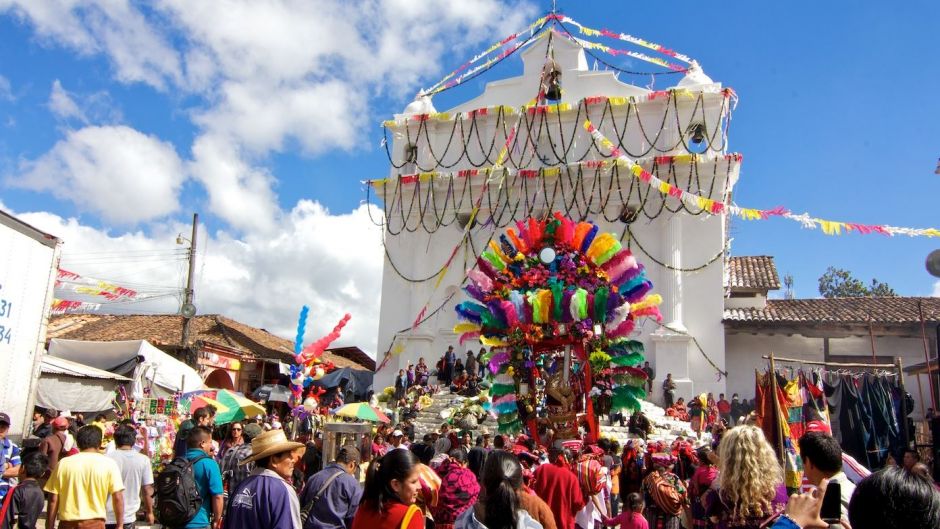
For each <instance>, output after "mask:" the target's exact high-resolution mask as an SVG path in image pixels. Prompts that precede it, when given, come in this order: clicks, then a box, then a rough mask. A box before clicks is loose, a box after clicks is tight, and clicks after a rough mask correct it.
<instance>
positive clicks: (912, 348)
mask: <svg viewBox="0 0 940 529" xmlns="http://www.w3.org/2000/svg"><path fill="white" fill-rule="evenodd" d="M725 343H726V347H727V354H726V360H727V365H728V384H727V390H728V391H727V394H728V395H729V396H730V395H731V394H732V393H738V394H739V395H740V396H741V398H747V399H751V398H753V397H754V371H755V370H764V369H766V368H767V365H768V361H767V360H764V359H762V358H761V356H764V355H767V354H769V353H770V352H771V351H773V353H774V355H775V356H782V357H787V358H798V359H803V360H815V361H823V339H822V338H807V337H805V336H801V335H798V334H795V335H792V336H787V335H782V334H777V335H753V334H733V333H729V334H728V336H727V337H726V338H725ZM875 351H876V353H877V354H878V356H879V357H880V356H900V357H901V361H902V362H903V364H904V365H905V366H910V365H914V364H917V363H923V361H924V344H923V341H922V339H920V338H899V337H877V338H875ZM829 354H830V361H832V362H839V361H840V360H839V356H845V355H851V356H869V355H871V342H870V339H869V338H868V337H867V336H856V337H849V338H830V339H829ZM880 362H881V360H879V363H880ZM780 365H781V366H793V367H797V366H796V365H795V364H788V363H781V364H780ZM807 367H809V368H812V367H814V366H807ZM921 378H922V380H921V383H922V384H923V390H924V395H923V396H924V400H925V401H926V403H925V407H924V408H923V409H926V407H929V406H930V394H929V389H928V383H927V379H926V377H921ZM904 385H905V388H906V389H907V391H908V392H909V393H910V394H911V396H913V397H914V401H915V406H914V414H913V415H912V416H913V417H914V418H915V419H920V418H923V414H922V408H921V396H920V394H919V392H918V387H917V379H916V377H914V376H908V375H905V376H904Z"/></svg>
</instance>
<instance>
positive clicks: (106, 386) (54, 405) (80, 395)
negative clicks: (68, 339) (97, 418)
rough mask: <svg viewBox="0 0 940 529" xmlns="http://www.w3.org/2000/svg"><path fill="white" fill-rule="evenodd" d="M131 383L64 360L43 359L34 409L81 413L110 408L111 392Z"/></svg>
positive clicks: (44, 356)
mask: <svg viewBox="0 0 940 529" xmlns="http://www.w3.org/2000/svg"><path fill="white" fill-rule="evenodd" d="M129 382H131V379H129V378H127V377H124V376H121V375H116V374H114V373H110V372H108V371H104V370H101V369H96V368H94V367H90V366H87V365H84V364H80V363H78V362H72V361H71V360H66V359H64V358H58V357H55V356H50V355H43V357H42V361H41V371H40V375H39V383H38V384H37V385H36V405H37V406H39V407H42V408H46V409H53V410H70V411H75V412H82V413H94V412H101V411H107V410H110V409H112V408H113V407H114V397H115V392H116V391H117V390H118V388H119V387H121V386H123V385H124V384H127V383H129Z"/></svg>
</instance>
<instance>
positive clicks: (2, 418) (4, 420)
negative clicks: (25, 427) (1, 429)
mask: <svg viewBox="0 0 940 529" xmlns="http://www.w3.org/2000/svg"><path fill="white" fill-rule="evenodd" d="M0 424H6V425H7V426H9V425H10V424H12V423H11V422H10V416H9V415H7V414H6V413H3V412H0Z"/></svg>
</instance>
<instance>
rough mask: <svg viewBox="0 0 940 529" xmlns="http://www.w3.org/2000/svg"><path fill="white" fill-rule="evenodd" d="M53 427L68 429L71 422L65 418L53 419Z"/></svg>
mask: <svg viewBox="0 0 940 529" xmlns="http://www.w3.org/2000/svg"><path fill="white" fill-rule="evenodd" d="M52 427H53V428H62V429H65V428H68V427H69V420H68V419H66V418H65V417H56V418H55V419H52Z"/></svg>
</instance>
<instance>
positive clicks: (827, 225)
mask: <svg viewBox="0 0 940 529" xmlns="http://www.w3.org/2000/svg"><path fill="white" fill-rule="evenodd" d="M584 128H585V129H586V130H587V131H588V132H589V133H590V134H591V135H592V136H593V138H594V140H595V141H596V142H597V143H598V144H599V145H601V146H602V147H603V148H604V149H606V150H607V152H608V153H609V156H610V157H611V158H613V159H612V160H585V161H583V162H579V163H575V164H569V166H575V167H577V166H581V167H584V168H589V169H593V168H602V169H607V168H610V167H613V166H614V165H617V166H619V167H624V168H626V169H627V170H629V171H630V173H632V174H633V175H634V177H636V178H638V179H639V180H640V181H642V182H644V183H645V184H647V185H649V186H650V187H652V188H653V189H655V190H657V191H658V192H660V193H662V194H663V195H664V196H670V197H674V198H676V199H678V200H681V201H682V202H683V203H685V204H686V205H688V206H690V207H695V208H698V209H700V210H703V211H706V212H708V213H710V214H712V215H723V214H728V215H733V216H735V217H738V218H741V219H743V220H767V219H770V218H774V217H780V218H784V219H787V220H791V221H794V222H798V223H799V224H800V225H801V226H803V227H804V228H808V229H817V228H818V229H820V230H821V231H822V232H823V233H824V234H826V235H842V234H843V233H858V234H862V235H869V234H881V235H887V236H894V235H906V236H909V237H940V230H938V229H936V228H910V227H900V226H890V225H884V224H863V223H858V222H845V221H836V220H827V219H822V218H819V217H815V216H813V215H810V214H809V213H794V212H792V211H791V210H789V209H787V208H785V207H783V206H778V207H775V208H772V209H757V208H745V207H740V206H738V205H735V204H725V203H724V202H721V201H718V200H713V199H710V198H706V197H703V196H700V195H697V194H695V193H690V192H688V191H685V190H683V189H681V188H679V187H676V186H674V185H672V184H670V183H669V182H666V181H663V180H661V179H659V178H658V177H656V176H655V175H653V174H652V173H650V172H649V171H646V170H645V169H643V167H642V166H640V165H639V164H638V163H637V162H635V161H633V160H631V159H629V158H628V157H626V156H625V155H624V154H623V152H622V151H621V150H620V149H619V148H617V147H616V146H615V145H614V144H613V142H611V141H610V140H609V139H607V137H606V136H604V135H603V134H602V133H601V132H600V131H599V130H597V129H596V128H595V127H594V125H593V124H592V123H591V122H590V120H585V122H584ZM705 159H706V157H705V156H702V155H697V154H680V155H675V156H657V157H655V161H656V162H657V163H659V164H668V163H696V162H698V161H702V160H705ZM724 159H726V160H728V161H734V162H740V161H741V160H742V156H741V155H740V154H727V155H724ZM514 173H518V175H519V176H521V177H526V178H536V177H539V176H542V177H552V176H555V177H557V176H558V175H560V174H561V167H559V166H554V167H543V168H540V169H518V170H514V169H510V168H507V167H501V166H499V167H497V166H494V167H490V168H480V169H464V170H460V171H455V172H450V173H448V172H437V171H435V172H422V173H415V174H404V175H399V176H398V177H397V178H382V179H376V180H368V181H366V182H364V183H365V184H367V185H370V186H373V187H375V188H376V189H378V188H379V187H382V186H387V185H390V184H393V183H395V182H396V181H397V182H398V183H400V184H401V185H408V184H415V183H417V182H431V181H434V180H436V179H440V178H455V177H456V178H475V177H481V176H482V177H490V176H502V177H505V176H506V175H510V174H514Z"/></svg>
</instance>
